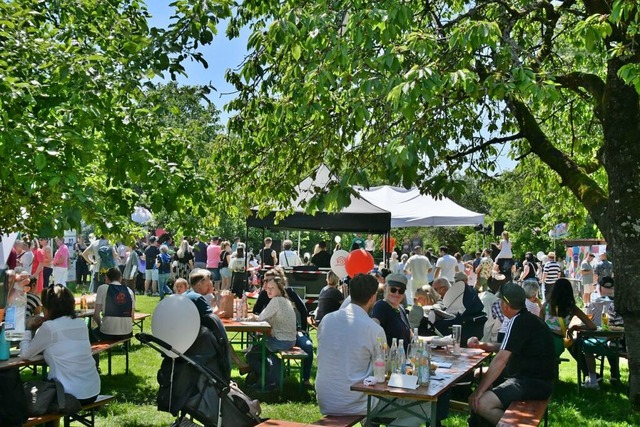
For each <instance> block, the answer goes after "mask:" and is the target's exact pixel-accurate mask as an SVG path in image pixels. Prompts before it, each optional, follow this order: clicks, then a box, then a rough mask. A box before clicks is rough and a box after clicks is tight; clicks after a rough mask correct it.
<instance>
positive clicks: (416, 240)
mask: <svg viewBox="0 0 640 427" xmlns="http://www.w3.org/2000/svg"><path fill="white" fill-rule="evenodd" d="M416 246H420V247H421V248H424V241H423V240H422V237H420V234H419V233H418V232H417V231H414V232H413V237H412V238H411V247H412V248H415V247H416Z"/></svg>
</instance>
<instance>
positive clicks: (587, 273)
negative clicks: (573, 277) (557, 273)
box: [580, 252, 595, 304]
mask: <svg viewBox="0 0 640 427" xmlns="http://www.w3.org/2000/svg"><path fill="white" fill-rule="evenodd" d="M594 258H595V255H594V254H593V253H592V252H589V254H587V256H586V257H585V258H584V259H583V260H582V264H580V274H581V275H582V292H583V295H584V297H583V298H584V299H583V301H584V303H585V304H589V303H590V302H591V293H592V292H593V265H591V263H592V262H593V259H594Z"/></svg>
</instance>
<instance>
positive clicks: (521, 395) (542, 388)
mask: <svg viewBox="0 0 640 427" xmlns="http://www.w3.org/2000/svg"><path fill="white" fill-rule="evenodd" d="M491 391H492V392H493V393H495V395H496V396H498V399H500V403H501V404H502V407H503V408H504V409H506V408H508V407H509V405H510V404H511V402H515V401H518V400H546V399H548V398H549V396H551V392H552V391H553V380H540V379H534V378H526V377H517V378H507V379H506V380H505V381H504V382H503V383H502V384H500V385H498V386H496V387H494V388H492V389H491Z"/></svg>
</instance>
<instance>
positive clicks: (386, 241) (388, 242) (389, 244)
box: [380, 234, 396, 259]
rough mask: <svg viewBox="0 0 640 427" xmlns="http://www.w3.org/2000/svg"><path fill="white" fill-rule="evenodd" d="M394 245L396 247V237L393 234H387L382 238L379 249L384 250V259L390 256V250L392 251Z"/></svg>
mask: <svg viewBox="0 0 640 427" xmlns="http://www.w3.org/2000/svg"><path fill="white" fill-rule="evenodd" d="M395 247H396V239H395V238H394V237H393V236H391V234H387V235H386V236H384V237H383V238H382V242H381V243H380V249H382V251H383V252H384V254H385V257H386V259H390V258H391V252H393V251H394V249H395Z"/></svg>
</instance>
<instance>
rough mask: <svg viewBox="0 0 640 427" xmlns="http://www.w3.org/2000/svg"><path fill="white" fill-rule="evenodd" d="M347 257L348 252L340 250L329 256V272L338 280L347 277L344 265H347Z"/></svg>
mask: <svg viewBox="0 0 640 427" xmlns="http://www.w3.org/2000/svg"><path fill="white" fill-rule="evenodd" d="M348 256H349V252H347V251H345V250H343V249H341V250H339V251H335V252H334V253H333V255H331V262H330V265H331V271H333V272H334V273H336V276H338V277H339V278H341V279H342V278H343V277H347V276H348V274H347V269H346V267H345V264H346V263H347V257H348Z"/></svg>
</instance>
